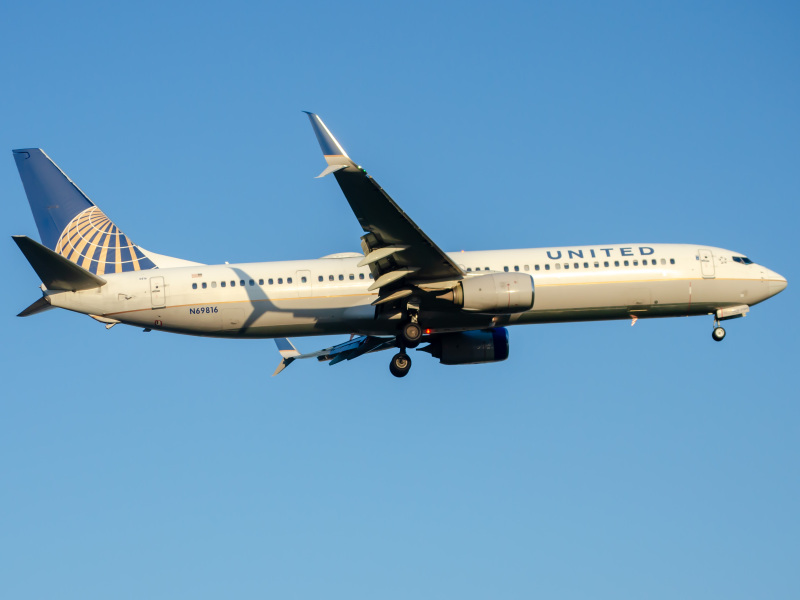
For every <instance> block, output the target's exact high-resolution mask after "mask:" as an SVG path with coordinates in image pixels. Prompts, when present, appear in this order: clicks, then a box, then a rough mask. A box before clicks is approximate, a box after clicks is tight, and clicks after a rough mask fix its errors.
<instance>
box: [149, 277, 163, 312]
mask: <svg viewBox="0 0 800 600" xmlns="http://www.w3.org/2000/svg"><path fill="white" fill-rule="evenodd" d="M150 302H151V303H152V304H153V308H164V306H166V302H167V299H166V294H165V292H164V278H163V277H151V278H150Z"/></svg>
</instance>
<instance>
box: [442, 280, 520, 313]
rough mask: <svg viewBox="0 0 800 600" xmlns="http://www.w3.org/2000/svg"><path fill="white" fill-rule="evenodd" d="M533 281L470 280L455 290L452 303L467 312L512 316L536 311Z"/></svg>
mask: <svg viewBox="0 0 800 600" xmlns="http://www.w3.org/2000/svg"><path fill="white" fill-rule="evenodd" d="M533 299H534V289H533V277H531V276H530V275H527V274H525V273H491V274H486V275H477V276H473V277H467V278H466V279H464V280H463V281H461V282H459V284H458V285H457V286H456V287H455V288H453V302H455V304H456V305H457V306H460V307H462V308H463V309H464V310H468V311H471V312H480V313H488V314H494V315H511V314H514V313H520V312H525V311H526V310H530V309H531V308H533Z"/></svg>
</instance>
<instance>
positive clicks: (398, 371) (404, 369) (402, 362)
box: [389, 352, 411, 377]
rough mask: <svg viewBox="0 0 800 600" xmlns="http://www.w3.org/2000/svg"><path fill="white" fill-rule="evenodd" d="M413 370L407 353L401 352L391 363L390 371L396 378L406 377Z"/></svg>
mask: <svg viewBox="0 0 800 600" xmlns="http://www.w3.org/2000/svg"><path fill="white" fill-rule="evenodd" d="M410 369H411V359H410V358H409V357H408V354H406V353H405V352H400V353H399V354H395V355H394V356H393V357H392V362H390V363H389V371H391V373H392V375H394V376H395V377H405V376H406V375H408V371H409V370H410Z"/></svg>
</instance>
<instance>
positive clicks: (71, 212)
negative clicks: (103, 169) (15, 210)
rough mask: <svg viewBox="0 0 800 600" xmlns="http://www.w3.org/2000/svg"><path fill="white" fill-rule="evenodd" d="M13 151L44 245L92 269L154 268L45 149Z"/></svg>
mask: <svg viewBox="0 0 800 600" xmlns="http://www.w3.org/2000/svg"><path fill="white" fill-rule="evenodd" d="M13 153H14V160H15V161H16V163H17V169H18V170H19V176H20V178H21V179H22V185H23V186H25V194H26V195H27V196H28V203H29V204H30V205H31V211H32V212H33V218H34V220H35V221H36V227H37V228H38V229H39V235H40V236H41V238H42V243H43V244H44V245H45V246H46V247H47V248H50V249H51V250H53V251H55V252H56V253H57V254H60V255H61V256H63V257H65V258H67V259H69V260H71V261H72V262H74V263H75V264H77V265H79V266H81V267H82V268H83V269H86V270H87V271H89V272H90V273H94V274H96V275H103V274H105V273H122V272H124V271H140V270H145V269H154V268H156V265H155V264H154V263H153V261H152V260H150V259H149V258H148V257H147V256H145V254H144V253H143V252H142V251H141V250H140V249H139V248H138V247H137V246H136V245H135V244H134V243H133V242H131V240H130V239H129V238H128V236H126V235H125V234H124V233H122V232H121V231H120V230H119V229H118V228H117V226H116V225H114V223H113V222H112V221H111V220H110V219H109V218H108V217H107V216H106V215H105V214H103V211H101V210H100V209H99V208H97V206H95V204H94V203H93V202H92V201H91V200H89V198H88V197H87V196H86V194H84V193H83V192H82V191H81V189H80V188H79V187H78V186H77V185H75V183H73V181H72V180H71V179H70V178H69V177H67V175H66V174H65V173H64V172H63V171H62V170H61V169H59V168H58V165H56V164H55V163H54V162H53V161H52V160H51V159H50V157H49V156H47V154H45V153H44V151H43V150H41V149H39V148H26V149H23V150H13Z"/></svg>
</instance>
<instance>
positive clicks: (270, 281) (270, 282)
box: [267, 278, 275, 285]
mask: <svg viewBox="0 0 800 600" xmlns="http://www.w3.org/2000/svg"><path fill="white" fill-rule="evenodd" d="M267 283H269V284H270V285H272V284H273V283H275V282H274V281H273V280H272V278H269V279H267Z"/></svg>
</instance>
